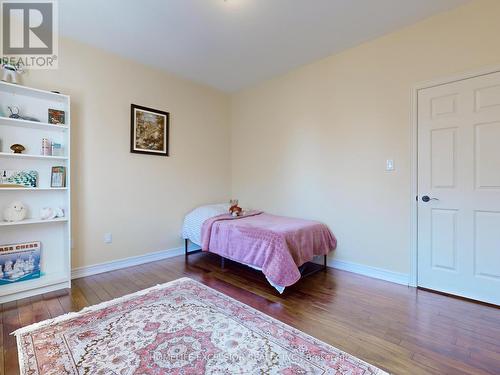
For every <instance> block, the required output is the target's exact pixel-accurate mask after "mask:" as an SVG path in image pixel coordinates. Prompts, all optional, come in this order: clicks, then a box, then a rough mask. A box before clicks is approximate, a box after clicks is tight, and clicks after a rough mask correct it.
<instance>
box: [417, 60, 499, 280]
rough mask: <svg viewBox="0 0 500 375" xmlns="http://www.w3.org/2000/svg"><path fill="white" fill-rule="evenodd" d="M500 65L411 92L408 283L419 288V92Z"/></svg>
mask: <svg viewBox="0 0 500 375" xmlns="http://www.w3.org/2000/svg"><path fill="white" fill-rule="evenodd" d="M499 72H500V65H496V66H490V67H487V68H481V69H477V70H473V71H468V72H464V73H461V74H456V75H453V76H449V77H445V78H439V79H434V80H430V81H425V82H421V83H418V84H415V85H414V86H412V88H411V90H410V126H411V131H410V145H411V151H410V152H411V155H410V162H411V197H410V215H411V219H410V226H411V227H410V275H409V278H408V283H409V285H410V286H412V287H418V201H417V199H416V198H417V195H418V92H419V91H420V90H423V89H428V88H431V87H436V86H441V85H446V84H449V83H453V82H459V81H464V80H466V79H471V78H476V77H481V76H485V75H488V74H493V73H499Z"/></svg>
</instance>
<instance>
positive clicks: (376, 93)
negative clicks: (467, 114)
mask: <svg viewBox="0 0 500 375" xmlns="http://www.w3.org/2000/svg"><path fill="white" fill-rule="evenodd" d="M499 15H500V1H498V0H479V1H474V2H472V3H468V4H467V5H465V6H462V7H460V8H457V9H456V10H453V11H450V12H448V13H444V14H441V15H437V16H435V17H432V18H430V19H427V20H425V21H423V22H420V23H418V24H416V25H414V26H412V27H408V28H406V29H403V30H401V31H398V32H395V33H392V34H389V35H387V36H385V37H382V38H379V39H377V40H374V41H371V42H369V43H365V44H363V45H360V46H358V47H356V48H353V49H350V50H348V51H345V52H343V53H340V54H337V55H334V56H331V57H328V58H326V59H324V60H321V61H317V62H315V63H312V64H309V65H307V66H304V67H301V68H299V69H297V70H294V71H292V72H290V73H288V74H286V75H283V76H280V77H277V78H275V79H272V80H270V81H268V82H265V83H263V84H260V85H258V86H256V87H253V88H250V89H248V90H245V91H242V92H239V93H237V94H235V95H234V96H233V98H232V120H231V123H232V153H231V155H232V195H233V196H234V197H237V198H239V199H240V202H241V203H242V204H243V205H244V206H249V207H260V208H264V209H266V210H268V211H271V212H274V213H277V214H284V215H291V216H300V217H305V218H311V219H318V220H322V221H324V222H325V223H327V224H328V225H329V226H330V227H331V229H332V230H333V232H334V233H335V234H336V236H337V237H338V240H339V247H338V250H337V251H336V252H335V255H334V258H335V259H336V260H341V261H344V262H350V263H355V264H361V265H365V266H371V267H377V268H381V269H383V270H388V271H391V272H394V273H396V275H403V276H404V275H406V274H408V273H409V267H410V256H409V255H410V250H409V249H410V202H411V199H414V198H412V197H411V196H410V194H411V191H410V189H411V186H410V120H409V118H410V88H411V87H412V86H413V85H414V84H416V83H419V82H421V81H426V80H430V79H434V78H440V77H446V76H449V75H453V74H455V73H457V72H463V71H467V70H471V69H477V68H481V67H484V66H488V65H492V64H499V63H500V22H498V16H499ZM298 48H300V46H298ZM386 159H394V160H395V166H396V170H395V171H394V172H386V171H385V160H386Z"/></svg>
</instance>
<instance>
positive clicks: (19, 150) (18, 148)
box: [10, 143, 26, 154]
mask: <svg viewBox="0 0 500 375" xmlns="http://www.w3.org/2000/svg"><path fill="white" fill-rule="evenodd" d="M10 149H11V150H12V152H13V153H14V154H22V153H23V151H24V150H26V148H25V147H24V146H23V145H20V144H19V143H16V144H13V145H12V146H10Z"/></svg>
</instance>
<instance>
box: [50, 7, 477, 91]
mask: <svg viewBox="0 0 500 375" xmlns="http://www.w3.org/2000/svg"><path fill="white" fill-rule="evenodd" d="M465 2H467V0H60V2H59V6H60V23H61V33H62V35H64V36H67V37H70V38H73V39H76V40H79V41H82V42H85V43H88V44H91V45H93V46H96V47H98V48H102V49H106V50H108V51H111V52H114V53H116V54H119V55H122V56H124V57H128V58H131V59H134V60H138V61H141V62H143V63H145V64H147V65H152V66H155V67H158V68H161V69H165V70H167V71H169V72H171V73H174V74H177V75H179V76H182V77H185V78H188V79H191V80H194V81H197V82H200V83H204V84H207V85H210V86H213V87H216V88H218V89H221V90H224V91H230V92H231V91H237V90H239V89H242V88H244V87H247V86H249V85H252V84H255V83H257V82H259V81H261V80H265V79H267V78H271V77H273V76H275V75H277V74H281V73H284V72H286V71H288V70H290V69H292V68H295V67H297V66H300V65H303V64H306V63H309V62H312V61H314V60H317V59H320V58H323V57H326V56H328V55H331V54H333V53H336V52H339V51H342V50H345V49H347V48H349V47H352V46H355V45H357V44H359V43H361V42H364V41H367V40H370V39H373V38H376V37H378V36H381V35H383V34H386V33H388V32H391V31H394V30H397V29H399V28H401V27H404V26H407V25H411V24H412V23H415V22H417V21H419V20H421V19H423V18H426V17H428V16H431V15H433V14H435V13H438V12H442V11H446V10H449V9H451V8H454V7H456V6H458V5H461V4H463V3H465Z"/></svg>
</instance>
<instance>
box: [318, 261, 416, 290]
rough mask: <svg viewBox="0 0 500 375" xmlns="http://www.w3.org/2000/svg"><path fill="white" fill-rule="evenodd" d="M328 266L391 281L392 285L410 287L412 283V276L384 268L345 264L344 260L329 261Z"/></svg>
mask: <svg viewBox="0 0 500 375" xmlns="http://www.w3.org/2000/svg"><path fill="white" fill-rule="evenodd" d="M327 265H328V266H329V267H332V268H337V269H339V270H343V271H348V272H353V273H357V274H360V275H363V276H368V277H373V278H374V279H380V280H385V281H390V282H391V283H396V284H401V285H406V286H408V285H409V283H410V275H408V274H405V273H399V272H394V271H389V270H385V269H383V268H377V267H371V266H366V265H364V264H358V263H352V262H345V261H343V260H335V259H328V262H327Z"/></svg>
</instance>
